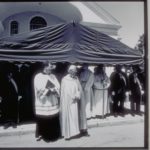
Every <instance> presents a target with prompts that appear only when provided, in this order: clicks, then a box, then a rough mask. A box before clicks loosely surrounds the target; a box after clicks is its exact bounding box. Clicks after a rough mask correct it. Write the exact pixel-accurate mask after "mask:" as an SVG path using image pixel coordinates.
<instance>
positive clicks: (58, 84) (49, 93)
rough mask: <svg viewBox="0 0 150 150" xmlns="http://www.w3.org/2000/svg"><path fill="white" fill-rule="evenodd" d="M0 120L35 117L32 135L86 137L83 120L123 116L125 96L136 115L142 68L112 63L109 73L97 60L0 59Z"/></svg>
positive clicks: (13, 122) (8, 123)
mask: <svg viewBox="0 0 150 150" xmlns="http://www.w3.org/2000/svg"><path fill="white" fill-rule="evenodd" d="M0 67H1V70H0V83H1V85H2V86H0V115H1V117H0V119H1V120H3V122H4V128H5V129H6V128H8V127H9V126H13V127H17V124H18V123H20V122H21V121H22V120H25V119H26V120H28V119H29V118H30V119H31V120H32V119H35V120H36V134H35V136H36V138H37V140H38V141H39V140H41V139H42V138H43V139H45V140H56V139H58V138H59V137H64V138H65V139H66V140H69V139H72V138H76V137H80V136H83V135H84V136H89V134H88V127H87V120H89V119H91V118H100V119H104V118H105V117H107V116H109V115H114V116H115V117H117V116H118V115H121V116H124V115H125V113H126V111H127V110H126V109H125V107H124V104H125V101H126V99H127V97H128V99H129V101H130V104H131V107H130V110H128V112H130V113H131V115H133V116H134V115H142V113H141V110H140V107H141V103H143V104H145V72H144V70H143V69H141V67H140V66H139V65H132V66H128V67H125V69H126V71H123V66H121V65H115V66H114V71H113V72H112V73H111V75H108V74H107V72H106V67H105V66H104V65H102V64H99V65H97V66H95V67H94V69H93V70H91V69H89V65H88V64H82V65H81V66H80V67H78V66H76V65H72V64H68V63H67V64H61V63H60V64H58V63H57V64H51V63H49V62H45V63H31V62H30V63H28V62H22V63H20V62H15V63H8V62H7V63H6V62H1V63H0Z"/></svg>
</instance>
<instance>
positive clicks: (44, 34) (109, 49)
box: [0, 23, 143, 64]
mask: <svg viewBox="0 0 150 150" xmlns="http://www.w3.org/2000/svg"><path fill="white" fill-rule="evenodd" d="M0 60H10V61H45V60H49V61H50V62H70V63H75V62H77V63H92V64H100V63H103V64H139V63H142V62H143V58H142V53H141V52H140V51H138V50H134V49H131V48H130V47H128V46H126V45H125V44H123V43H121V42H120V41H118V40H115V39H113V38H111V37H110V36H108V35H105V34H103V33H100V32H98V31H96V30H93V29H91V28H89V27H86V26H84V25H81V24H79V23H67V24H58V25H54V26H50V27H45V28H41V29H37V30H34V31H32V32H29V33H25V34H20V35H17V36H12V37H7V38H1V39H0Z"/></svg>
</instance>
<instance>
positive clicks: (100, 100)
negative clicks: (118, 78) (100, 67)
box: [92, 71, 110, 117]
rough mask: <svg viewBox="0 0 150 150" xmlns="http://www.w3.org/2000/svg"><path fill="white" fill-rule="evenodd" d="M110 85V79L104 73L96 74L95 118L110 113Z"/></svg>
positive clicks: (94, 91)
mask: <svg viewBox="0 0 150 150" xmlns="http://www.w3.org/2000/svg"><path fill="white" fill-rule="evenodd" d="M109 85H110V79H109V78H108V76H107V75H106V73H105V72H104V71H100V72H99V73H95V74H94V85H93V93H94V99H93V107H92V112H93V117H96V116H101V117H104V116H105V115H106V114H108V113H109V112H110V108H109V100H108V87H109Z"/></svg>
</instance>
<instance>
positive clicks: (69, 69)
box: [68, 65, 77, 72]
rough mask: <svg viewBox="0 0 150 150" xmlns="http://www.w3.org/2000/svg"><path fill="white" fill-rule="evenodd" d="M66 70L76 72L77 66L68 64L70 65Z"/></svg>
mask: <svg viewBox="0 0 150 150" xmlns="http://www.w3.org/2000/svg"><path fill="white" fill-rule="evenodd" d="M68 71H74V72H77V67H76V66H75V65H70V67H69V68H68Z"/></svg>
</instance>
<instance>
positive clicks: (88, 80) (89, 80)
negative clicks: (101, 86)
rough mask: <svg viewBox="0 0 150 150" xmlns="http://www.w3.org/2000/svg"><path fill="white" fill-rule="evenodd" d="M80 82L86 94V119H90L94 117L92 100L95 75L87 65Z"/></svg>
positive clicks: (83, 69) (84, 67)
mask: <svg viewBox="0 0 150 150" xmlns="http://www.w3.org/2000/svg"><path fill="white" fill-rule="evenodd" d="M79 80H80V83H81V86H82V89H83V92H84V101H85V112H86V118H87V119H89V118H91V117H92V100H93V89H92V86H93V82H94V75H93V73H92V71H90V70H89V69H88V66H87V65H85V66H83V68H82V71H81V73H80V76H79Z"/></svg>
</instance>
